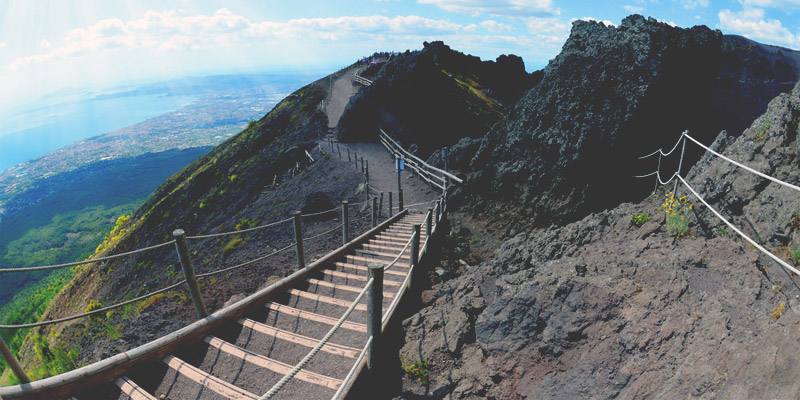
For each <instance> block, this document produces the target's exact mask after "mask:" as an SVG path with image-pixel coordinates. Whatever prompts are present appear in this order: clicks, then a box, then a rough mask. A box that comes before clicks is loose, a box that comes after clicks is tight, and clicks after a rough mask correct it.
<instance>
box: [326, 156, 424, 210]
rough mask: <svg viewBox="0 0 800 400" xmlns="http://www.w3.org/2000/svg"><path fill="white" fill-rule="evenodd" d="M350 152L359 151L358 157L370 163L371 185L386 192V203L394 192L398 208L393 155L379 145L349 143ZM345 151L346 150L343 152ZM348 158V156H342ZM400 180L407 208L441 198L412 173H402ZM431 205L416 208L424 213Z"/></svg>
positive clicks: (406, 171) (408, 171)
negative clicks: (389, 195) (390, 193)
mask: <svg viewBox="0 0 800 400" xmlns="http://www.w3.org/2000/svg"><path fill="white" fill-rule="evenodd" d="M348 146H349V147H350V151H351V152H352V151H354V150H355V151H357V152H358V157H359V158H361V157H364V159H365V160H367V161H369V179H370V185H371V186H372V187H374V188H375V190H377V191H378V192H384V193H385V194H384V197H385V198H384V202H385V203H386V202H388V201H389V200H388V194H386V193H388V192H392V193H393V196H394V206H395V207H397V171H396V170H395V168H394V162H393V161H392V158H391V155H390V154H389V152H388V151H386V148H385V147H383V146H382V145H381V144H379V143H349V144H348ZM343 151H344V150H343ZM342 156H343V157H345V159H346V157H347V155H346V154H342ZM400 180H401V182H402V185H403V202H404V204H405V205H406V206H409V205H412V204H416V203H421V202H425V201H431V200H435V199H436V198H438V197H439V193H438V192H437V191H435V190H434V189H433V188H432V187H431V186H430V185H429V184H428V183H427V182H425V181H424V180H422V179H421V178H419V177H418V176H416V175H415V174H414V175H412V174H411V171H410V170H408V169H406V170H405V171H403V172H402V174H401V177H400ZM432 205H433V203H431V205H427V204H426V205H420V206H416V207H415V209H416V210H418V211H424V210H425V208H427V207H429V206H432Z"/></svg>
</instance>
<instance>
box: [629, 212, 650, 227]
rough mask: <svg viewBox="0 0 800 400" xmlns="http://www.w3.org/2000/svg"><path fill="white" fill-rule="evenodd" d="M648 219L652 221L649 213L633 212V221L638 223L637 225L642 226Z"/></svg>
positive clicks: (635, 223)
mask: <svg viewBox="0 0 800 400" xmlns="http://www.w3.org/2000/svg"><path fill="white" fill-rule="evenodd" d="M647 221H650V214H648V213H643V212H640V213H636V214H633V216H632V217H631V223H632V224H634V225H636V226H642V225H644V224H645V223H646V222H647Z"/></svg>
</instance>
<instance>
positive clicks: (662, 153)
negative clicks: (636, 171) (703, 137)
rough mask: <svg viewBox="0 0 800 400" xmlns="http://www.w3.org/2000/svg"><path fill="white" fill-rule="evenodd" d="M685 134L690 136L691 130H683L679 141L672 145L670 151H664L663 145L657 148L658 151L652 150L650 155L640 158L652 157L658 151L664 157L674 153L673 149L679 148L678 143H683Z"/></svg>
mask: <svg viewBox="0 0 800 400" xmlns="http://www.w3.org/2000/svg"><path fill="white" fill-rule="evenodd" d="M684 135H685V136H689V131H683V133H681V136H680V137H679V138H678V141H677V142H675V145H674V146H672V149H670V151H668V152H666V153H664V151H663V147H659V148H658V150H656V151H654V152H652V153H650V154H648V155H646V156H641V157H639V159H640V160H643V159H645V158H648V157H652V156H654V155H656V154H658V153H661V156H662V157H666V156H668V155H670V154H672V152H673V151H675V149H677V148H678V145H679V144H681V139H683V136H684Z"/></svg>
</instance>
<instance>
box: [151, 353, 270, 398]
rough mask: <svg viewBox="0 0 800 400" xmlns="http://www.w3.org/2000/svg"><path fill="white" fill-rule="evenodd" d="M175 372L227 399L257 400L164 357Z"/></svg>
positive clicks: (215, 378)
mask: <svg viewBox="0 0 800 400" xmlns="http://www.w3.org/2000/svg"><path fill="white" fill-rule="evenodd" d="M162 361H163V362H164V364H167V366H168V367H170V368H171V369H172V370H174V371H175V372H177V373H179V374H180V375H181V376H183V377H185V378H187V379H189V380H191V381H193V382H195V383H197V384H198V385H200V386H203V387H204V388H206V389H208V390H210V391H212V392H214V393H216V394H218V395H220V396H222V397H225V398H228V399H232V400H243V399H246V400H258V396H256V395H254V394H253V393H250V392H248V391H247V390H244V389H242V388H240V387H238V386H235V385H232V384H230V383H228V382H225V381H223V380H222V379H219V378H217V377H216V376H214V375H210V374H208V373H207V372H205V371H203V370H201V369H199V368H197V367H195V366H193V365H191V364H189V363H187V362H185V361H183V360H181V359H180V358H178V357H175V356H166V357H164V358H163V359H162Z"/></svg>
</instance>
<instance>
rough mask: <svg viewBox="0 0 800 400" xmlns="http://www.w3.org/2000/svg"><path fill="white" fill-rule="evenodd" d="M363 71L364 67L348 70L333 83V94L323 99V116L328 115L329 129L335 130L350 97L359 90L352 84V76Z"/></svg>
mask: <svg viewBox="0 0 800 400" xmlns="http://www.w3.org/2000/svg"><path fill="white" fill-rule="evenodd" d="M363 69H364V67H356V68H351V69H348V70H347V71H345V72H344V73H343V74H342V76H340V77H339V78H336V79H335V80H334V81H333V88H332V91H333V93H332V94H331V95H329V96H328V98H327V99H325V101H326V102H327V104H326V106H325V114H327V115H328V127H329V128H335V127H336V125H338V124H339V118H341V117H342V114H343V113H344V108H345V107H346V106H347V102H349V101H350V97H352V96H353V95H354V94H355V93H356V91H358V89H359V86H357V85H356V84H355V83H353V76H354V75H355V74H356V73H358V72H361V70H363Z"/></svg>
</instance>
